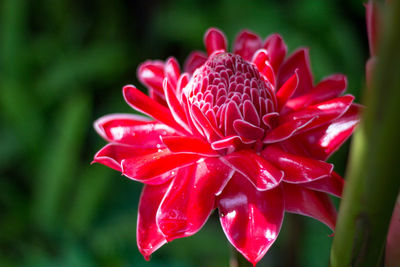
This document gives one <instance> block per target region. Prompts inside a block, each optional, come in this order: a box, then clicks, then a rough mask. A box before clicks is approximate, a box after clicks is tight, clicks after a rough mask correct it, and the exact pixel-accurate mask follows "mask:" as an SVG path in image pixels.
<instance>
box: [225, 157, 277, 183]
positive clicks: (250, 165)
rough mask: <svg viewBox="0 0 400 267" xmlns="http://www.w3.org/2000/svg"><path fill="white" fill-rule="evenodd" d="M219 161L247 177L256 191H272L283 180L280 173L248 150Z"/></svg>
mask: <svg viewBox="0 0 400 267" xmlns="http://www.w3.org/2000/svg"><path fill="white" fill-rule="evenodd" d="M221 160H222V161H223V162H225V163H226V164H227V165H228V166H230V167H232V168H233V169H235V170H236V171H238V172H240V173H241V174H242V175H244V176H245V177H247V178H248V179H249V181H251V183H253V184H254V186H255V187H256V188H257V189H258V190H268V189H272V188H274V187H276V186H278V185H279V183H280V182H281V180H282V178H283V172H282V171H280V170H279V169H277V168H276V167H275V166H274V165H272V164H271V163H269V162H268V161H266V160H265V159H264V158H262V157H260V156H258V155H257V154H256V153H255V152H253V151H250V150H241V151H238V152H233V153H231V154H228V155H226V156H224V157H222V158H221Z"/></svg>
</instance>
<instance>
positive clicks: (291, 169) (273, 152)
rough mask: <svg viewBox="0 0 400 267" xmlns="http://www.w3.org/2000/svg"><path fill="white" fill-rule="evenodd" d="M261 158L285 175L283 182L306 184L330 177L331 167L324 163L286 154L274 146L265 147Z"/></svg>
mask: <svg viewBox="0 0 400 267" xmlns="http://www.w3.org/2000/svg"><path fill="white" fill-rule="evenodd" d="M261 156H262V157H263V158H265V159H266V160H267V161H268V162H270V163H272V164H273V165H275V166H276V167H277V168H278V169H280V170H283V171H284V173H285V177H284V179H283V180H284V181H285V182H289V183H306V182H311V181H315V180H318V179H321V178H323V177H328V176H330V175H331V173H332V170H333V165H332V164H329V163H326V162H324V161H320V160H315V159H310V158H306V157H300V156H298V155H294V154H290V153H287V152H285V151H283V150H281V149H279V148H278V147H276V146H267V148H266V149H264V150H263V151H262V152H261Z"/></svg>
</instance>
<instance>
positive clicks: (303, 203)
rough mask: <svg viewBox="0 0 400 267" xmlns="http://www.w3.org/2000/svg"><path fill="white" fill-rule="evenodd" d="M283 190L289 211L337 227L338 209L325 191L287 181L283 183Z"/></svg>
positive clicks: (286, 207)
mask: <svg viewBox="0 0 400 267" xmlns="http://www.w3.org/2000/svg"><path fill="white" fill-rule="evenodd" d="M283 190H284V196H285V210H286V211H287V212H291V213H296V214H301V215H305V216H309V217H312V218H314V219H317V220H319V221H320V222H322V223H324V224H326V225H327V226H328V227H329V228H331V230H334V229H335V223H336V209H335V206H334V205H333V204H332V201H331V199H330V198H329V197H328V196H327V195H326V194H325V193H321V192H318V191H313V190H309V189H306V188H304V187H302V186H301V185H295V184H287V183H283Z"/></svg>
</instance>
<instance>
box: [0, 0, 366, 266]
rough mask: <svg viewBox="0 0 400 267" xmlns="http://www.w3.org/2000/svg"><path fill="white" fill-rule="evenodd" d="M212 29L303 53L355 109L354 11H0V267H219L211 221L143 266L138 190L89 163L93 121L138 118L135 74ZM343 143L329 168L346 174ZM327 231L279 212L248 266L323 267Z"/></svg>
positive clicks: (361, 47) (142, 5) (7, 0)
mask: <svg viewBox="0 0 400 267" xmlns="http://www.w3.org/2000/svg"><path fill="white" fill-rule="evenodd" d="M210 26H216V27H218V28H220V29H221V30H223V31H224V32H225V33H226V35H227V37H228V39H229V42H230V44H232V41H233V39H234V37H235V35H236V34H237V33H238V32H239V31H240V30H241V29H244V28H247V29H250V30H252V31H254V32H256V33H258V34H260V35H261V36H262V37H263V38H264V37H266V36H267V35H268V34H270V33H272V32H278V33H280V34H281V35H282V36H283V38H284V39H285V41H286V42H287V44H288V48H289V51H293V50H294V49H296V48H297V47H299V46H308V47H310V53H311V62H312V70H313V73H314V79H315V82H318V81H319V80H320V79H321V78H323V77H324V76H327V75H329V74H331V73H334V72H340V73H345V74H346V75H348V79H349V88H348V91H347V92H349V93H352V94H354V95H355V96H356V97H357V101H359V99H360V98H359V96H360V89H361V88H363V85H364V62H365V60H366V58H367V53H368V51H367V40H366V32H365V23H364V7H363V5H362V2H361V1H345V0H343V1H334V0H326V1H320V0H303V1H300V0H298V1H288V0H279V1H261V0H254V1H244V0H243V1H240V0H218V1H216V0H215V1H211V0H185V1H183V0H182V1H172V0H169V1H161V0H159V1H157V0H151V1H141V2H139V1H128V0H125V1H110V0H98V1H94V0H92V1H89V0H87V1H78V0H57V1H54V0H36V1H33V0H32V1H29V0H2V1H0V266H148V267H150V266H152V267H153V266H178V267H179V266H182V267H183V266H188V267H189V266H211V267H213V266H215V267H217V266H228V258H229V255H230V249H229V246H228V241H227V240H226V238H225V237H224V234H223V232H222V229H221V227H220V226H219V222H218V219H217V216H216V214H213V215H212V217H211V218H210V219H209V221H208V222H207V224H206V225H205V226H204V227H203V229H202V230H201V231H200V232H199V233H198V234H196V235H195V236H193V237H189V238H185V239H180V240H175V241H173V242H172V243H170V244H167V245H165V246H164V247H162V248H161V249H160V250H159V251H157V252H156V253H155V254H154V256H153V257H152V260H151V261H150V262H145V261H144V260H143V258H142V256H141V255H140V254H139V252H138V250H137V247H136V237H135V232H136V213H137V204H138V200H139V194H140V190H141V187H142V185H141V184H139V183H136V182H132V181H130V180H128V179H126V178H124V177H122V176H121V175H120V174H119V173H117V172H115V171H112V170H110V169H108V168H106V167H104V166H101V165H89V163H90V162H91V160H92V158H93V155H94V154H95V153H96V151H97V150H98V149H100V148H101V147H102V145H104V144H105V141H103V140H102V139H101V138H100V137H99V136H97V135H96V133H95V132H94V130H93V128H92V122H93V121H94V120H95V119H96V118H98V117H100V116H102V115H105V114H108V113H117V112H133V111H132V110H131V109H130V108H129V107H128V105H127V104H125V103H124V101H123V98H122V95H121V88H122V86H123V85H125V84H128V83H133V84H136V85H137V86H138V87H139V88H141V89H143V90H144V87H143V86H142V85H141V84H139V83H138V81H137V78H136V67H137V66H138V64H139V63H140V62H142V61H144V60H146V59H163V60H165V59H166V58H167V57H169V56H171V55H173V56H175V57H176V58H177V59H178V60H179V62H180V63H181V65H182V64H183V61H184V59H185V57H186V56H187V55H188V54H189V53H190V51H192V50H194V49H201V50H203V49H204V48H203V43H202V40H203V34H204V32H205V30H206V29H207V28H208V27H210ZM347 149H348V144H347V145H345V146H343V148H342V149H341V150H340V151H338V152H337V153H336V154H335V155H334V156H333V157H332V158H331V159H330V160H329V161H330V162H333V163H335V165H336V170H337V171H338V172H339V173H340V174H343V173H344V171H345V166H346V159H347ZM330 234H331V232H330V231H329V229H328V228H327V227H326V226H324V225H323V224H321V223H319V222H317V221H315V220H312V219H310V218H306V217H301V216H297V215H290V214H289V215H287V216H286V217H285V222H284V225H283V228H282V231H281V233H280V235H279V238H278V240H277V242H276V243H275V245H274V246H273V247H272V249H271V250H270V251H269V252H268V253H267V254H266V256H265V257H264V259H263V260H262V261H261V262H260V263H259V265H257V266H307V267H313V266H327V265H328V258H329V249H330V245H331V241H332V238H331V237H329V236H328V235H330Z"/></svg>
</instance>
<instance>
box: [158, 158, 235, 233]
mask: <svg viewBox="0 0 400 267" xmlns="http://www.w3.org/2000/svg"><path fill="white" fill-rule="evenodd" d="M232 173H233V170H232V169H231V168H229V167H228V166H226V165H225V164H223V163H222V162H221V161H220V160H219V159H217V158H208V159H205V160H204V161H201V162H199V163H198V164H193V165H189V166H187V167H184V168H181V169H180V170H178V172H177V176H176V178H175V179H173V181H172V183H171V186H170V188H169V189H168V192H167V193H166V194H165V197H164V199H163V200H162V203H161V205H160V207H159V209H158V211H157V225H158V226H159V229H160V230H161V232H162V233H163V235H164V236H165V238H166V239H167V240H168V241H171V240H173V239H176V238H180V237H185V236H190V235H193V234H195V233H196V232H197V231H199V230H200V228H201V227H202V226H203V225H204V223H205V222H206V221H207V218H208V216H209V215H210V213H211V211H212V210H213V209H214V201H215V195H216V194H217V193H218V192H220V191H221V190H222V188H223V187H224V186H225V184H226V183H227V182H228V180H229V179H230V178H231V176H232Z"/></svg>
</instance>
